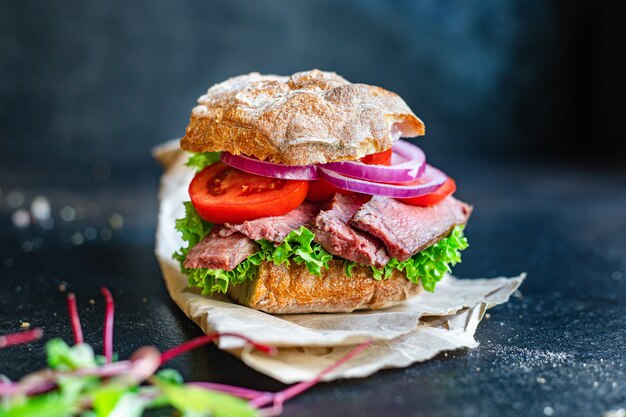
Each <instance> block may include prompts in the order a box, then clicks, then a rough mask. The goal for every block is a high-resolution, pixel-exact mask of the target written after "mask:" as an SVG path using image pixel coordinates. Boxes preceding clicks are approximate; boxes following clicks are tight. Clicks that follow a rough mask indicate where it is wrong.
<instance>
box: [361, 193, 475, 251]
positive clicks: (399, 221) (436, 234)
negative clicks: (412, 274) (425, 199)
mask: <svg viewBox="0 0 626 417" xmlns="http://www.w3.org/2000/svg"><path fill="white" fill-rule="evenodd" d="M471 211H472V208H471V207H470V206H469V205H467V204H465V203H463V202H461V201H459V200H457V199H455V198H453V197H448V198H446V199H445V200H443V201H442V202H441V203H439V204H437V205H434V206H431V207H419V206H412V205H409V204H404V203H402V202H400V201H398V200H395V199H393V198H388V197H380V196H374V197H372V199H371V200H370V201H369V202H368V203H366V204H364V205H363V206H361V208H359V210H358V211H357V212H356V213H355V214H354V216H353V217H352V219H351V220H350V224H351V225H353V226H355V227H357V228H359V229H361V230H364V231H366V232H368V233H370V234H372V235H374V236H376V237H378V238H380V239H381V240H382V241H383V242H385V246H386V247H387V251H388V252H389V254H390V255H391V256H393V257H395V258H397V259H398V260H399V261H406V260H407V259H409V258H410V257H411V256H413V255H415V254H416V253H418V252H420V251H421V250H423V249H426V248H427V247H429V246H431V245H433V244H434V243H436V242H438V241H439V240H440V239H442V238H443V237H444V236H447V235H448V234H449V233H450V232H451V231H452V229H453V228H454V226H456V225H457V224H464V223H466V222H467V219H468V217H469V215H470V213H471Z"/></svg>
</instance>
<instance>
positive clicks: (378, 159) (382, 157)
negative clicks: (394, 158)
mask: <svg viewBox="0 0 626 417" xmlns="http://www.w3.org/2000/svg"><path fill="white" fill-rule="evenodd" d="M361 162H363V163H364V164H367V165H387V166H389V165H391V148H389V149H387V150H386V151H382V152H378V153H373V154H371V155H367V156H364V157H363V158H361Z"/></svg>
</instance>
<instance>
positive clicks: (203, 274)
mask: <svg viewBox="0 0 626 417" xmlns="http://www.w3.org/2000/svg"><path fill="white" fill-rule="evenodd" d="M183 204H184V205H185V217H183V218H180V219H178V220H176V230H178V231H179V232H180V233H181V234H182V236H183V240H184V241H185V242H187V246H185V247H182V248H181V249H180V250H179V251H178V252H175V253H174V255H173V258H174V259H176V260H177V261H178V262H180V268H181V271H182V272H183V273H184V274H186V275H187V277H188V281H189V285H191V286H195V287H200V288H202V294H203V295H209V294H212V293H215V292H221V293H225V292H226V290H227V289H228V286H229V285H231V284H240V283H242V282H245V281H248V280H251V279H254V278H255V277H256V274H257V272H258V268H257V267H258V266H259V265H260V264H261V262H263V261H272V262H274V263H275V264H276V265H281V264H287V265H289V263H290V262H295V263H296V264H298V265H301V264H304V265H306V267H307V269H308V270H309V272H311V273H312V274H315V275H318V276H319V275H321V274H322V269H327V268H328V263H329V262H330V261H331V260H332V259H333V256H332V255H331V254H330V253H328V252H327V251H326V250H325V249H324V248H323V247H322V246H321V245H320V244H319V243H316V242H313V238H314V237H315V234H314V233H313V232H311V231H310V230H309V229H307V228H306V227H304V226H302V227H300V229H298V230H292V231H291V232H290V233H289V234H288V235H287V237H286V238H285V240H284V241H283V242H282V243H281V244H280V245H278V246H276V245H274V243H273V242H270V241H269V240H265V239H262V240H257V243H258V244H259V245H260V247H261V250H260V251H259V252H257V253H255V254H254V255H251V256H249V257H248V258H246V259H245V260H244V261H243V262H241V263H240V264H239V265H237V267H236V268H235V269H233V270H232V271H225V270H223V269H207V268H185V267H184V265H183V263H184V261H185V258H187V254H188V253H189V249H191V248H192V247H193V246H195V245H196V244H197V243H198V242H200V241H201V240H202V239H204V237H205V236H206V235H208V234H209V232H210V231H211V229H212V227H213V225H212V224H211V223H209V222H207V221H205V220H203V219H202V218H201V217H200V216H199V215H198V213H197V212H196V210H195V209H194V207H193V205H192V204H191V202H189V201H187V202H185V203H183Z"/></svg>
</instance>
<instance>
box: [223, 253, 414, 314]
mask: <svg viewBox="0 0 626 417" xmlns="http://www.w3.org/2000/svg"><path fill="white" fill-rule="evenodd" d="M422 290H423V288H422V285H421V284H414V283H413V282H411V281H409V280H408V279H406V276H405V275H404V274H403V273H402V272H400V271H397V270H394V271H393V274H391V276H390V277H389V278H387V279H382V280H376V279H374V276H373V275H372V270H371V269H370V268H369V267H367V266H363V265H355V266H354V268H353V269H352V276H351V277H349V276H347V275H346V272H345V268H344V262H343V261H331V262H330V265H329V268H328V269H324V270H322V275H321V276H317V275H313V274H311V273H310V272H309V271H308V270H307V268H306V266H305V265H297V264H295V263H293V262H292V263H290V264H289V266H287V265H285V264H282V265H276V264H274V263H273V262H267V261H264V262H262V263H261V265H259V273H258V276H257V277H256V278H255V279H254V280H251V281H247V282H245V283H242V284H237V285H230V286H229V288H228V294H229V295H230V296H231V297H232V298H234V299H235V300H236V301H237V302H238V303H239V304H242V305H245V306H248V307H250V308H253V309H255V310H261V311H265V312H267V313H272V314H294V313H350V312H352V311H354V310H368V309H372V310H376V309H381V308H385V307H390V306H393V305H396V304H399V303H401V302H403V301H405V300H406V299H408V298H410V297H413V296H415V295H417V294H419V293H420V292H422Z"/></svg>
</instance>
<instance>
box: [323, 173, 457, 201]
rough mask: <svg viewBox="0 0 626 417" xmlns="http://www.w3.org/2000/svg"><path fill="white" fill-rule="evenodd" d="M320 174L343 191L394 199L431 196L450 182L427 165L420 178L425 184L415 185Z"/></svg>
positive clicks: (334, 174)
mask: <svg viewBox="0 0 626 417" xmlns="http://www.w3.org/2000/svg"><path fill="white" fill-rule="evenodd" d="M320 174H321V175H322V177H323V178H324V179H325V180H326V181H328V182H329V183H331V184H332V185H334V186H335V187H337V188H341V189H342V190H348V191H355V192H357V193H363V194H369V195H380V196H384V197H393V198H411V197H418V196H421V195H425V194H430V193H432V192H435V191H437V190H438V189H439V187H441V186H442V185H443V184H444V183H445V182H446V181H447V180H448V176H447V175H446V174H444V173H443V172H441V171H439V170H438V169H437V168H434V167H432V166H430V165H426V170H425V172H424V175H423V176H422V177H420V179H423V180H424V183H422V184H415V185H403V184H384V183H377V182H369V181H363V180H359V179H356V178H350V177H347V176H345V175H341V174H339V173H338V172H334V171H331V170H329V169H326V168H320Z"/></svg>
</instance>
